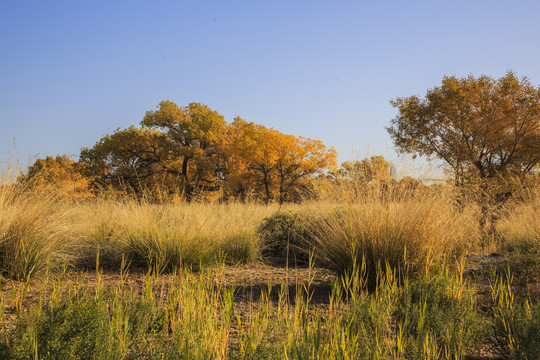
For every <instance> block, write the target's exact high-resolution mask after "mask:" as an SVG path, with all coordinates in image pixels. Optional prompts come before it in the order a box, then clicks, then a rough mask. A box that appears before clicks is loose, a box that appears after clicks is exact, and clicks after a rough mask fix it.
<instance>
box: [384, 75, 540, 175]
mask: <svg viewBox="0 0 540 360" xmlns="http://www.w3.org/2000/svg"><path fill="white" fill-rule="evenodd" d="M391 104H392V105H393V106H394V107H396V108H397V109H398V111H399V114H398V115H397V116H396V117H395V118H394V119H393V120H392V122H391V126H390V127H388V128H387V131H388V132H389V133H390V136H391V137H392V140H393V141H394V144H395V146H396V148H397V149H398V150H399V151H401V152H407V153H412V154H414V155H426V156H428V157H432V156H434V157H437V158H439V159H441V160H443V161H444V162H446V164H448V165H449V166H450V167H451V169H452V171H453V173H454V175H455V176H456V179H458V180H464V179H465V178H467V177H468V176H471V175H474V176H477V177H479V178H481V179H494V178H497V177H500V176H508V175H526V174H529V173H531V172H533V171H534V170H535V169H536V168H537V167H538V164H539V162H540V89H539V88H536V87H534V86H532V85H531V84H530V82H529V81H528V80H527V79H526V78H522V79H519V78H518V77H517V76H516V75H515V74H514V73H513V72H508V73H507V74H506V75H505V76H503V77H501V78H500V79H493V78H491V77H488V76H481V77H479V78H475V77H474V76H468V77H466V78H457V77H455V76H451V77H444V78H443V80H442V84H441V86H438V87H435V88H433V89H430V90H428V91H427V93H426V96H425V98H419V97H417V96H410V97H403V98H402V97H399V98H397V99H395V100H392V101H391Z"/></svg>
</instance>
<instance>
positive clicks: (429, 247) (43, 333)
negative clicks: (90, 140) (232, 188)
mask: <svg viewBox="0 0 540 360" xmlns="http://www.w3.org/2000/svg"><path fill="white" fill-rule="evenodd" d="M366 189H367V190H366ZM455 191H456V189H453V188H452V187H450V186H442V185H441V186H437V187H436V188H433V189H431V190H430V189H424V190H422V191H419V190H417V189H408V188H399V189H398V188H395V189H392V188H390V189H389V188H388V187H385V188H384V191H382V190H381V188H375V189H369V188H367V187H363V188H362V189H361V190H358V189H356V190H354V189H349V188H343V187H341V188H339V189H331V190H330V191H328V192H327V195H324V196H323V195H321V197H320V198H319V199H318V200H310V201H306V202H304V203H302V204H289V205H284V206H281V207H280V206H278V205H268V206H264V205H260V204H255V203H214V204H210V203H189V204H188V203H159V204H158V203H153V202H149V201H141V200H137V201H135V200H130V199H100V200H97V199H95V200H81V201H74V200H70V199H66V198H64V197H62V196H60V195H59V194H58V193H56V192H54V191H43V190H39V189H33V190H31V191H30V190H29V189H24V188H19V187H16V186H13V185H5V186H3V187H1V188H0V274H1V282H0V284H1V289H0V296H1V297H0V315H1V316H0V319H1V321H2V330H1V332H0V358H5V359H37V358H39V359H286V358H287V359H440V358H444V359H460V358H492V359H494V358H515V359H538V358H539V356H540V353H539V350H538V349H540V303H539V298H540V286H539V280H540V276H539V273H540V270H539V269H540V233H539V231H540V198H539V197H538V194H535V193H534V191H531V192H530V193H529V194H528V196H527V197H524V198H522V199H521V200H520V201H519V202H516V203H514V204H513V206H512V208H511V210H508V211H507V212H505V213H504V216H503V218H502V219H501V220H500V221H499V222H498V223H497V231H496V232H495V233H490V234H487V233H486V232H483V231H482V230H481V229H480V227H479V221H478V219H479V216H480V210H479V209H478V207H477V206H475V205H474V203H473V202H470V203H467V202H460V204H459V206H457V205H456V203H455V198H456V194H455ZM328 194H330V195H328ZM509 209H510V208H509Z"/></svg>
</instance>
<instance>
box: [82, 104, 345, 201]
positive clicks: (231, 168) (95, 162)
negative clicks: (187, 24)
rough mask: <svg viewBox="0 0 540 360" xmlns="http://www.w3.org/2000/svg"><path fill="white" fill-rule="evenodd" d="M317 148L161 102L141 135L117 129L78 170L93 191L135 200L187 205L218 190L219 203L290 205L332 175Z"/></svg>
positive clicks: (325, 151) (87, 153) (328, 152)
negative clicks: (181, 199)
mask: <svg viewBox="0 0 540 360" xmlns="http://www.w3.org/2000/svg"><path fill="white" fill-rule="evenodd" d="M336 157H337V154H336V151H335V150H334V149H333V148H327V147H326V146H325V145H324V144H323V143H322V142H321V141H319V140H313V139H308V138H304V137H296V136H293V135H287V134H283V133H281V132H279V131H277V130H275V129H272V128H267V127H265V126H263V125H260V124H255V123H252V122H247V121H245V120H243V119H242V118H240V117H236V118H235V119H234V121H233V122H231V123H230V124H228V123H227V122H226V121H225V119H224V117H223V116H222V115H220V114H219V113H218V112H216V111H214V110H212V109H210V108H209V107H208V106H206V105H203V104H199V103H191V104H189V105H188V106H185V107H180V106H178V105H177V104H175V103H173V102H171V101H162V102H161V103H160V104H159V105H158V108H157V110H150V111H147V112H146V115H145V116H144V119H143V120H142V122H141V127H140V128H137V127H135V126H132V127H130V128H128V129H125V130H120V129H118V130H117V131H116V132H115V133H114V134H112V135H106V136H104V137H103V138H102V139H101V140H100V141H99V142H98V143H96V145H94V146H93V147H92V148H84V149H82V151H81V156H80V162H81V164H83V165H84V169H85V171H86V174H87V176H88V177H90V178H91V179H92V180H93V184H94V186H95V187H98V188H102V189H103V188H107V187H113V188H116V189H129V190H131V191H134V192H135V193H140V192H144V191H146V190H154V189H157V188H160V189H162V190H163V189H165V190H166V191H168V192H171V193H181V194H182V195H183V196H185V197H186V198H187V199H188V200H189V199H191V198H193V197H194V196H199V195H203V196H208V195H209V194H210V193H213V192H216V190H221V193H222V195H221V196H222V197H223V198H237V199H246V198H247V197H248V196H252V197H255V198H259V199H261V200H263V201H265V202H266V203H268V202H270V201H272V200H277V201H279V202H285V201H291V200H294V199H295V198H297V196H298V195H299V192H301V189H302V188H305V186H307V183H308V182H309V181H310V179H312V178H313V177H316V176H318V175H321V174H324V173H326V172H328V171H331V170H333V169H334V168H335V167H336Z"/></svg>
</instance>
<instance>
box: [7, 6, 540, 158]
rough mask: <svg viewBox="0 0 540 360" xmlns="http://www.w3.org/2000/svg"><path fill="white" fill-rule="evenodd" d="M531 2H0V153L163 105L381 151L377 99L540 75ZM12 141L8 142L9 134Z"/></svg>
mask: <svg viewBox="0 0 540 360" xmlns="http://www.w3.org/2000/svg"><path fill="white" fill-rule="evenodd" d="M539 15H540V2H538V1H519V0H516V1H480V0H478V1H472V0H469V1H435V0H432V1H411V0H409V1H369V2H368V1H316V0H312V1H293V0H289V1H276V0H274V1H224V0H221V1H73V0H71V1H2V2H1V3H0V49H1V53H0V161H1V162H3V163H5V162H6V161H8V160H9V161H14V160H19V161H20V162H21V163H22V164H27V163H28V162H29V161H32V160H35V158H36V157H44V156H46V155H56V154H68V155H75V156H76V155H78V153H79V151H80V148H81V147H83V146H86V147H91V146H93V145H94V144H95V143H96V142H97V141H98V140H99V139H100V138H101V137H102V136H103V135H105V134H107V133H112V132H113V131H114V130H115V129H117V128H126V127H128V126H130V125H134V124H135V125H136V124H138V123H139V122H140V121H141V119H142V118H143V116H144V112H145V111H146V110H150V109H153V108H155V107H156V106H157V104H158V103H159V102H160V101H161V100H165V99H167V100H171V101H174V102H176V103H177V104H179V105H187V104H188V103H190V102H201V103H204V104H207V105H208V106H210V107H211V108H212V109H214V110H217V111H218V112H220V113H222V114H223V115H225V117H226V119H227V120H228V121H232V119H233V117H234V116H235V115H240V116H242V117H243V118H244V119H246V120H248V121H253V122H256V123H261V124H263V125H265V126H269V127H273V128H275V129H277V130H280V131H282V132H285V133H290V134H294V135H302V136H306V137H311V138H316V139H321V140H323V141H324V142H325V143H326V144H327V145H329V146H334V147H335V148H336V149H337V150H338V152H339V154H340V160H341V161H345V160H347V159H349V158H350V157H351V155H352V150H353V149H355V150H356V151H357V152H360V153H364V152H365V151H366V150H367V149H369V152H370V153H371V154H383V155H385V156H386V157H388V158H392V157H393V156H394V153H393V146H392V143H391V140H390V138H389V136H388V135H387V133H386V131H385V130H384V126H387V125H388V124H389V121H390V120H391V119H392V118H393V117H394V116H395V115H396V111H395V109H394V108H392V106H391V105H390V104H389V100H390V99H392V98H395V97H398V96H409V95H424V94H425V92H426V90H427V89H428V88H432V87H434V86H436V85H438V84H440V81H441V79H442V77H443V76H444V75H445V74H447V75H457V76H466V75H468V74H473V75H482V74H487V75H490V76H493V77H500V76H502V75H504V74H505V73H506V71H507V70H508V69H512V70H513V71H515V72H516V73H517V74H518V75H519V76H527V77H528V78H529V79H530V80H531V82H532V83H533V84H535V85H538V84H539V83H540V66H539V64H540V61H539V60H540V46H539V45H540V40H539V39H540V21H538V18H539ZM13 139H15V146H13V145H12V141H13Z"/></svg>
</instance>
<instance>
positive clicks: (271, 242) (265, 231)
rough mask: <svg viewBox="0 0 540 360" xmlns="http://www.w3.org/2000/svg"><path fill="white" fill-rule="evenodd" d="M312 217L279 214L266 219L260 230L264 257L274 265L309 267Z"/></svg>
mask: <svg viewBox="0 0 540 360" xmlns="http://www.w3.org/2000/svg"><path fill="white" fill-rule="evenodd" d="M309 219H310V217H309V216H308V215H306V214H304V213H298V212H278V213H276V214H274V215H272V216H269V217H267V218H265V219H264V220H263V221H262V223H261V225H260V226H259V229H258V231H257V232H258V234H259V236H260V237H261V239H262V245H261V246H262V256H263V257H264V258H265V259H267V260H268V261H270V262H271V263H274V264H285V263H286V262H287V260H288V263H289V264H290V265H307V264H308V263H309V256H310V249H311V246H310V244H311V241H310V232H309V230H308V228H307V226H308V225H309V224H310V220H309Z"/></svg>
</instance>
